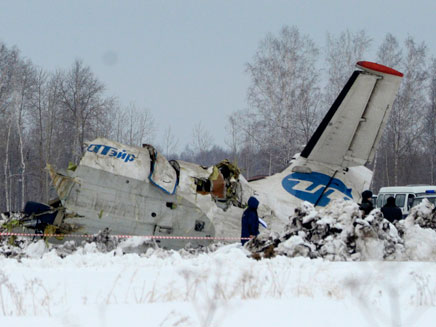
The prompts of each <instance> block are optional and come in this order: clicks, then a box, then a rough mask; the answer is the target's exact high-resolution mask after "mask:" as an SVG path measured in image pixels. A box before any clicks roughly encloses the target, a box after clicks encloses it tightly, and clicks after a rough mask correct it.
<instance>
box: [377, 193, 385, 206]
mask: <svg viewBox="0 0 436 327" xmlns="http://www.w3.org/2000/svg"><path fill="white" fill-rule="evenodd" d="M383 197H384V195H383V194H379V196H378V197H377V208H381V207H382V206H383Z"/></svg>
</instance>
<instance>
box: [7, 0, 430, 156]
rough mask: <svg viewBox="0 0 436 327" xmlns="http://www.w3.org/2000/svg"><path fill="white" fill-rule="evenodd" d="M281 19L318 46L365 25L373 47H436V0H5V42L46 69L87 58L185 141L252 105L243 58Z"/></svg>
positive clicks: (220, 134)
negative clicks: (390, 41) (410, 43)
mask: <svg viewBox="0 0 436 327" xmlns="http://www.w3.org/2000/svg"><path fill="white" fill-rule="evenodd" d="M283 25H290V26H292V25H295V26H297V27H298V28H299V30H300V32H302V33H303V34H307V35H309V36H310V37H312V38H313V40H314V41H315V42H316V43H317V45H319V46H322V45H323V44H324V43H325V39H326V35H327V32H330V33H332V34H334V35H338V34H339V33H340V32H342V31H345V30H346V29H350V31H352V32H355V31H358V30H361V29H364V30H365V31H366V32H367V34H368V35H369V36H371V37H372V38H373V39H374V44H373V48H376V47H377V46H378V44H379V43H380V41H381V40H382V39H383V38H384V36H385V35H386V33H392V34H393V35H394V36H396V37H397V38H398V39H399V40H400V41H401V42H402V41H403V40H404V39H405V38H406V37H407V36H408V35H410V36H413V37H414V38H415V39H416V40H417V41H425V42H426V44H427V45H428V47H429V53H430V54H432V55H436V34H435V33H436V0H431V1H430V0H428V1H423V0H415V1H399V0H395V1H394V0H383V1H380V0H378V1H375V0H363V1H362V0H360V1H352V0H348V1H334V0H330V1H321V0H319V1H310V0H305V1H303V0H299V1H297V0H294V1H277V0H276V1H257V0H246V1H236V0H234V1H224V0H221V1H188V0H184V1H164V0H161V1H145V0H143V1H130V0H124V1H107V0H106V1H96V0H74V1H73V0H71V1H61V0H54V1H43V0H38V1H19V0H11V1H6V0H0V41H3V42H5V43H6V44H7V45H8V46H14V45H15V46H17V47H18V48H19V49H20V50H21V54H22V55H23V56H24V57H27V58H29V59H31V60H32V61H33V62H34V63H35V64H36V65H38V66H40V67H43V68H46V69H48V70H54V69H56V68H70V66H71V64H72V63H73V61H74V60H75V59H76V58H81V59H83V61H84V63H85V64H86V65H89V66H90V67H91V69H92V71H93V72H94V73H95V75H96V76H97V77H98V78H99V79H100V80H101V81H102V82H104V84H105V85H106V86H107V94H108V95H114V96H117V97H118V98H119V100H120V102H121V103H122V104H125V105H127V104H129V103H135V104H136V105H138V106H140V107H144V108H148V109H149V110H150V111H151V112H152V114H153V116H154V117H155V120H156V123H157V124H158V127H157V128H158V130H159V131H160V132H163V130H164V129H165V128H166V127H167V126H168V125H171V126H172V129H173V132H174V134H176V135H177V137H178V138H179V139H180V146H179V150H182V148H183V147H184V145H185V144H186V143H189V142H190V140H191V135H192V132H191V129H192V127H193V126H194V124H196V123H198V122H200V121H201V122H202V123H203V125H204V126H206V127H207V128H208V130H209V131H210V133H211V135H212V136H213V137H214V139H215V143H217V144H219V145H224V138H225V137H226V136H225V126H226V122H227V117H228V115H229V114H231V113H232V112H233V111H235V110H238V109H242V108H244V107H245V106H246V91H247V87H248V84H249V78H248V75H247V74H246V73H245V64H246V63H247V62H249V61H251V59H252V58H253V55H254V54H255V51H256V49H257V46H258V44H259V41H260V40H262V39H263V38H264V37H265V36H266V34H267V33H268V32H272V33H274V34H277V33H278V31H279V30H280V28H281V27H282V26H283ZM362 59H364V60H374V58H362ZM158 138H159V134H158V135H157V137H156V139H155V143H159V140H158Z"/></svg>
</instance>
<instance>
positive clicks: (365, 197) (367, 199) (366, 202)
mask: <svg viewBox="0 0 436 327" xmlns="http://www.w3.org/2000/svg"><path fill="white" fill-rule="evenodd" d="M359 209H360V210H362V211H363V212H364V214H365V216H367V215H369V213H370V212H371V211H372V209H374V205H373V204H372V192H371V191H370V190H366V191H363V192H362V203H361V204H360V205H359Z"/></svg>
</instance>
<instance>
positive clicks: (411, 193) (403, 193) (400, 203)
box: [376, 185, 436, 216]
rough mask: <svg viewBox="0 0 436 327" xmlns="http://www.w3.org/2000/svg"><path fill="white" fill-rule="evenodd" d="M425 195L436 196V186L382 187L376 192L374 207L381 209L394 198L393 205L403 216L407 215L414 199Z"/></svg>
mask: <svg viewBox="0 0 436 327" xmlns="http://www.w3.org/2000/svg"><path fill="white" fill-rule="evenodd" d="M426 195H429V196H430V195H436V186H434V185H406V186H388V187H382V188H381V189H380V191H379V192H378V196H377V202H376V207H377V208H381V207H383V206H384V205H385V204H386V201H387V199H388V198H389V197H391V196H392V197H394V198H395V204H396V205H397V207H399V208H400V209H401V211H402V212H403V216H407V215H408V214H409V210H410V208H412V206H413V200H414V199H415V198H416V197H423V196H426Z"/></svg>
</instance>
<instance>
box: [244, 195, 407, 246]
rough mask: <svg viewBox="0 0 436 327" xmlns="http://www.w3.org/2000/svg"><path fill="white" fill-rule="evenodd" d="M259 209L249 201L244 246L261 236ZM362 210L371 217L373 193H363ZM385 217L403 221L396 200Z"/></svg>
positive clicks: (254, 201) (387, 207) (386, 207)
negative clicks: (250, 240)
mask: <svg viewBox="0 0 436 327" xmlns="http://www.w3.org/2000/svg"><path fill="white" fill-rule="evenodd" d="M258 207H259V200H257V199H256V198H255V197H254V196H252V197H250V198H249V199H248V207H247V209H245V211H244V213H243V214H242V220H241V243H242V245H244V244H245V243H246V242H247V241H248V240H249V239H252V238H254V237H256V236H257V235H258V234H259V216H258V214H257V208H258ZM359 208H360V210H362V211H363V212H364V215H365V216H366V215H369V213H370V212H371V211H372V210H373V209H374V205H373V203H372V192H371V191H369V190H366V191H364V192H362V202H361V203H360V206H359ZM381 212H382V213H383V216H384V217H385V218H386V219H387V220H389V221H390V222H391V223H393V222H395V221H397V220H400V219H402V217H403V214H402V212H401V209H400V208H398V207H397V206H396V204H395V198H394V197H392V196H391V197H389V198H388V199H387V202H386V204H385V205H384V206H383V208H381Z"/></svg>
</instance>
